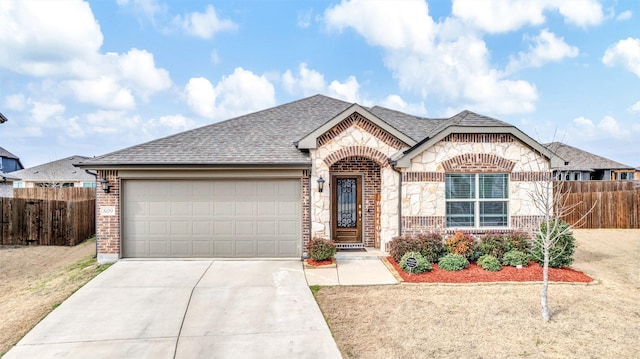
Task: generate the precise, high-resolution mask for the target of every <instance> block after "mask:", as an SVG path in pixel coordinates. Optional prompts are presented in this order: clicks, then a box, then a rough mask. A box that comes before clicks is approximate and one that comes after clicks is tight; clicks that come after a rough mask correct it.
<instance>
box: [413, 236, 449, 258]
mask: <svg viewBox="0 0 640 359" xmlns="http://www.w3.org/2000/svg"><path fill="white" fill-rule="evenodd" d="M416 240H417V241H418V242H419V247H420V254H422V256H423V257H424V258H425V259H426V260H428V261H429V262H430V263H435V262H437V261H438V258H440V257H442V256H443V255H444V254H445V253H446V251H447V250H446V248H445V247H444V242H443V241H442V236H441V235H440V234H439V233H433V232H431V233H420V234H418V235H417V236H416Z"/></svg>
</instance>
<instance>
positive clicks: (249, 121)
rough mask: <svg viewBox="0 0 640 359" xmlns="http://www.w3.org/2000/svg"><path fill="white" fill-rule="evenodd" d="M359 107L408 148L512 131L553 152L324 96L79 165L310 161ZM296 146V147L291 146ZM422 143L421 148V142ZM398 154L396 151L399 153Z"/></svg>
mask: <svg viewBox="0 0 640 359" xmlns="http://www.w3.org/2000/svg"><path fill="white" fill-rule="evenodd" d="M353 112H358V113H359V114H361V115H362V116H363V117H365V118H367V119H368V120H370V121H372V122H373V123H375V124H376V125H378V126H380V127H381V128H383V129H384V130H386V131H388V132H389V133H391V134H392V135H394V136H396V137H397V138H398V139H400V140H401V141H403V142H405V143H406V144H408V145H409V146H413V147H411V148H410V150H409V151H405V152H404V153H409V152H412V150H413V149H415V148H417V147H418V146H421V145H423V144H424V143H425V142H428V140H429V139H430V138H434V137H437V136H440V135H441V134H443V133H445V132H446V131H452V130H456V131H461V132H463V133H471V132H478V131H480V132H483V131H497V132H498V133H500V132H504V133H507V132H508V133H512V134H514V135H515V136H516V137H517V138H519V139H521V140H522V141H523V142H525V143H527V144H529V145H530V146H532V147H533V148H534V149H536V150H538V151H539V152H540V153H542V154H544V155H547V156H548V157H549V158H555V156H554V155H553V154H552V153H551V152H550V151H548V150H547V149H546V148H544V147H543V146H542V145H540V144H539V143H538V142H536V141H534V140H532V139H531V138H530V137H528V136H526V135H525V134H524V133H522V132H520V131H519V130H518V129H516V128H515V127H514V126H512V125H510V124H508V123H505V122H502V121H500V120H497V119H494V118H491V117H487V116H482V115H478V114H476V113H473V112H470V111H463V112H461V113H459V114H457V115H455V116H453V117H451V118H448V119H429V118H423V117H418V116H413V115H409V114H405V113H402V112H399V111H395V110H390V109H387V108H383V107H379V106H375V107H371V108H366V107H362V106H360V105H358V104H352V103H348V102H344V101H341V100H337V99H333V98H330V97H327V96H323V95H315V96H311V97H307V98H304V99H301V100H297V101H294V102H290V103H287V104H283V105H280V106H276V107H273V108H269V109H266V110H262V111H259V112H255V113H251V114H248V115H244V116H240V117H236V118H233V119H230V120H226V121H222V122H218V123H214V124H211V125H208V126H204V127H200V128H196V129H193V130H189V131H186V132H182V133H178V134H176V135H172V136H168V137H164V138H160V139H158V140H154V141H151V142H147V143H143V144H140V145H137V146H133V147H129V148H125V149H123V150H119V151H116V152H112V153H108V154H106V155H103V156H99V157H94V158H90V159H87V160H83V161H80V162H79V163H76V165H77V166H78V167H80V168H92V169H97V168H135V167H145V168H148V167H151V166H162V167H163V168H166V167H167V166H174V167H181V168H183V167H189V166H199V167H202V166H205V167H233V166H236V167H244V166H256V165H258V166H304V167H307V166H310V165H311V159H310V158H309V153H308V151H307V149H309V148H314V147H315V142H314V141H315V138H316V137H317V136H319V135H321V134H322V133H324V132H325V131H326V130H328V129H329V128H331V127H333V126H334V125H335V124H336V123H339V122H340V121H341V120H343V119H344V118H345V117H346V116H349V115H350V114H352V113H353ZM297 145H299V146H300V147H299V148H297V147H296V146H297ZM421 148H422V147H421ZM402 154H403V153H402V152H400V155H402Z"/></svg>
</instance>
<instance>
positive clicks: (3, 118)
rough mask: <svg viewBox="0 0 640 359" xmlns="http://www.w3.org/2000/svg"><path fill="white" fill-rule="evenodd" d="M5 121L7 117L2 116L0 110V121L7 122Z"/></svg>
mask: <svg viewBox="0 0 640 359" xmlns="http://www.w3.org/2000/svg"><path fill="white" fill-rule="evenodd" d="M7 121H8V120H7V118H6V117H4V115H3V114H2V112H0V123H5V122H7Z"/></svg>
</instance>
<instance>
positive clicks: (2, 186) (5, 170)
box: [0, 113, 23, 197]
mask: <svg viewBox="0 0 640 359" xmlns="http://www.w3.org/2000/svg"><path fill="white" fill-rule="evenodd" d="M3 119H4V120H3ZM6 120H7V119H6V118H5V117H4V116H2V114H1V113H0V123H1V122H4V121H6ZM22 168H23V167H22V163H20V158H18V157H17V156H16V155H14V154H13V153H11V152H9V151H7V150H5V149H4V148H2V147H0V197H13V181H14V180H17V179H19V178H18V177H16V176H15V175H14V174H9V172H13V171H17V170H21V169H22Z"/></svg>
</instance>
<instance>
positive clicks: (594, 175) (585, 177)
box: [545, 142, 635, 181]
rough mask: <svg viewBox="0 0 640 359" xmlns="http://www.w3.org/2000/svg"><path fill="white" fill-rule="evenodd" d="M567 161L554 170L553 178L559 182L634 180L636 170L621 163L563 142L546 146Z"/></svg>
mask: <svg viewBox="0 0 640 359" xmlns="http://www.w3.org/2000/svg"><path fill="white" fill-rule="evenodd" d="M545 146H546V147H547V148H548V149H549V150H551V151H552V152H554V153H555V154H556V155H558V156H559V157H561V158H563V159H564V160H565V162H564V163H562V164H560V165H559V166H557V167H554V168H553V177H554V178H555V179H556V180H559V181H615V180H633V179H634V176H635V169H634V168H633V167H631V166H627V165H624V164H622V163H620V162H616V161H613V160H610V159H608V158H604V157H602V156H598V155H595V154H593V153H591V152H587V151H584V150H581V149H579V148H575V147H572V146H569V145H567V144H564V143H561V142H551V143H547V144H546V145H545Z"/></svg>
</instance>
